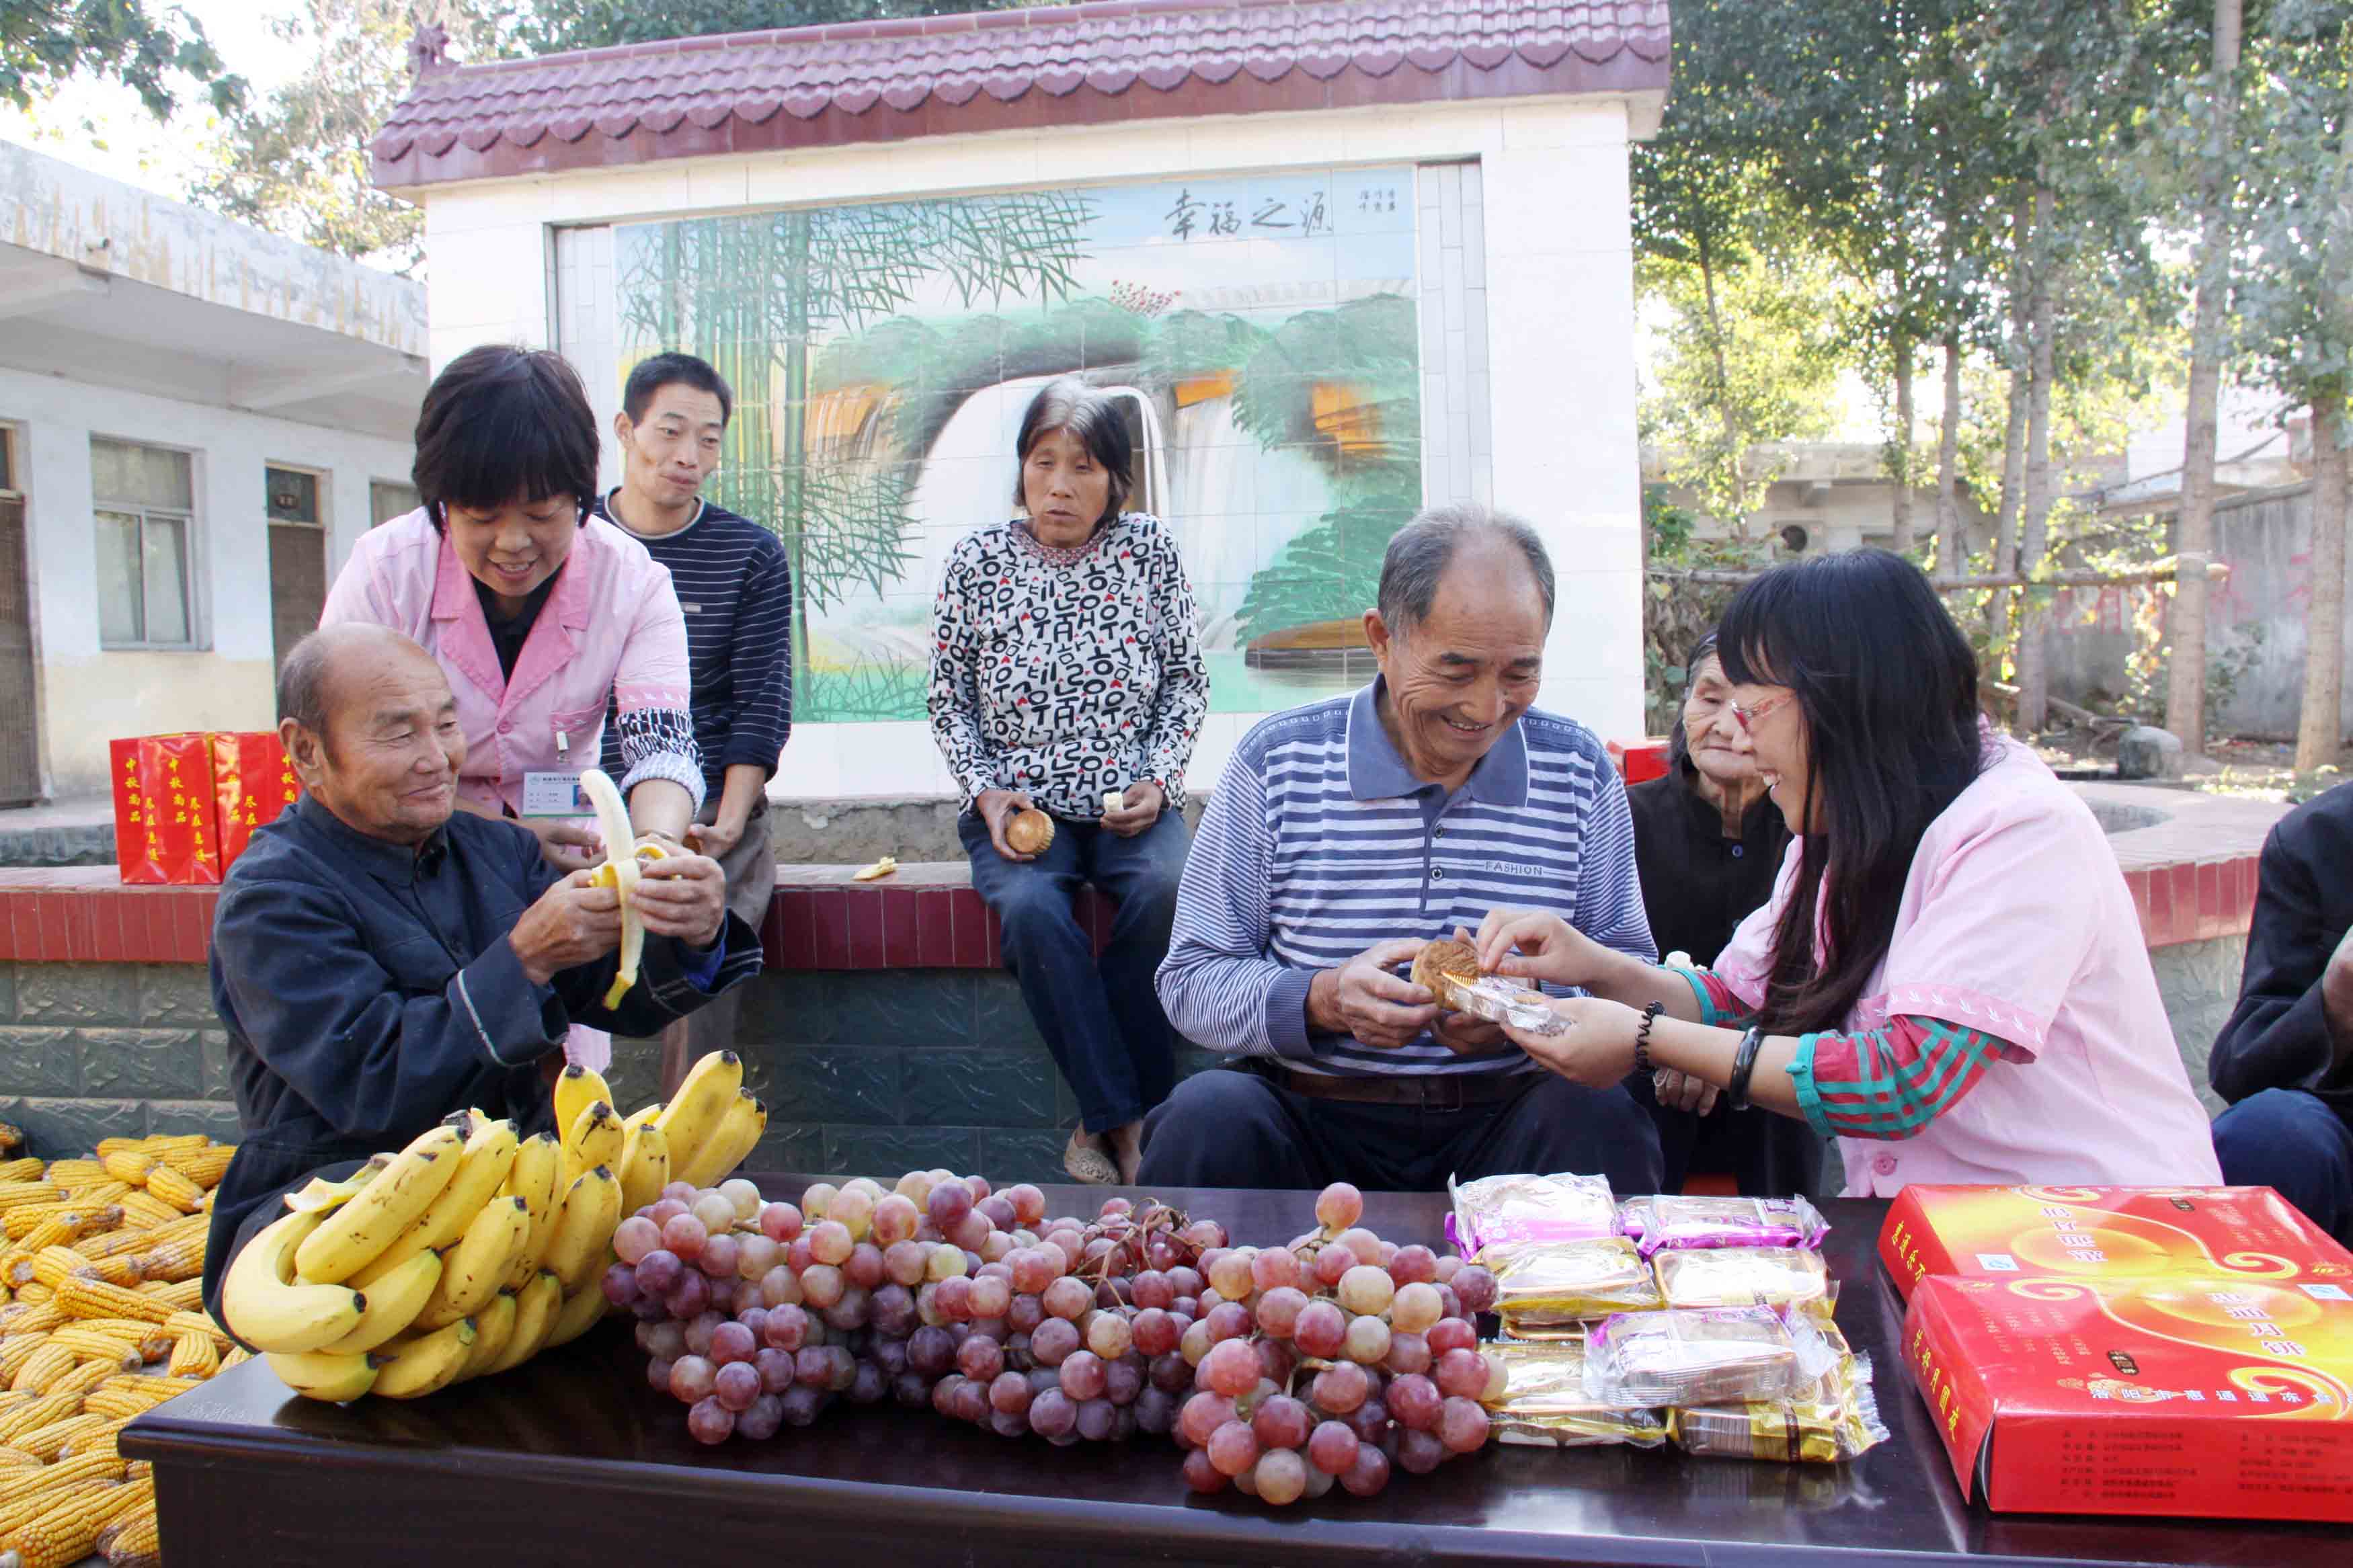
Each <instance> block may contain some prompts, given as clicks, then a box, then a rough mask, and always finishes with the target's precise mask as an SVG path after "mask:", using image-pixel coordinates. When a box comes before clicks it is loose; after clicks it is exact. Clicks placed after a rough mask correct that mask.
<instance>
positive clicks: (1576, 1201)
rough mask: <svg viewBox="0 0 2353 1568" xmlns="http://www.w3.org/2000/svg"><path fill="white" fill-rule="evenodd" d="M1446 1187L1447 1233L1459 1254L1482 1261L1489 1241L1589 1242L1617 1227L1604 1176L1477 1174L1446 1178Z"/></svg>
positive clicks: (1508, 1244) (1497, 1244) (1501, 1244)
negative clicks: (1468, 1177)
mask: <svg viewBox="0 0 2353 1568" xmlns="http://www.w3.org/2000/svg"><path fill="white" fill-rule="evenodd" d="M1446 1191H1447V1194H1448V1195H1449V1196H1450V1197H1451V1199H1452V1200H1453V1203H1454V1212H1453V1213H1451V1214H1450V1215H1447V1216H1446V1234H1447V1237H1448V1238H1449V1239H1450V1240H1451V1241H1452V1242H1453V1243H1454V1245H1455V1246H1456V1247H1459V1248H1460V1249H1461V1252H1462V1255H1463V1256H1464V1257H1466V1258H1474V1259H1477V1260H1478V1261H1480V1262H1486V1261H1487V1260H1486V1259H1484V1258H1480V1257H1479V1254H1480V1253H1481V1252H1482V1250H1483V1249H1484V1248H1486V1247H1489V1246H1491V1245H1493V1246H1495V1247H1498V1248H1503V1247H1516V1246H1518V1245H1520V1244H1522V1243H1525V1242H1553V1241H1592V1240H1595V1239H1598V1238H1599V1237H1606V1236H1614V1235H1615V1234H1617V1230H1618V1211H1617V1205H1616V1204H1615V1203H1613V1202H1612V1201H1611V1199H1610V1196H1609V1178H1608V1177H1607V1176H1576V1175H1557V1176H1482V1177H1480V1178H1479V1179H1478V1180H1477V1181H1473V1182H1461V1183H1457V1182H1456V1181H1454V1179H1453V1178H1452V1177H1449V1178H1447V1183H1446ZM1495 1256H1496V1257H1497V1258H1501V1257H1502V1256H1503V1254H1502V1252H1501V1251H1500V1250H1499V1251H1498V1252H1497V1253H1496V1255H1495ZM1492 1266H1493V1265H1492V1264H1491V1265H1490V1267H1492Z"/></svg>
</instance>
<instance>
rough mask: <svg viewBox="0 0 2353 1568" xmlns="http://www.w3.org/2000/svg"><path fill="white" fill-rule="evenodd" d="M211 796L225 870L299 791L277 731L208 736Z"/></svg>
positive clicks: (227, 733)
mask: <svg viewBox="0 0 2353 1568" xmlns="http://www.w3.org/2000/svg"><path fill="white" fill-rule="evenodd" d="M212 748H213V797H214V800H215V801H216V803H217V805H219V808H220V849H221V870H222V872H223V873H224V874H226V873H227V870H228V868H230V867H231V866H234V865H236V864H237V857H238V856H240V855H242V854H244V853H245V847H246V846H247V845H248V844H250V843H251V842H253V836H254V835H255V834H256V833H258V832H259V831H260V830H261V828H262V827H263V826H265V825H266V824H269V823H272V822H275V821H277V820H278V814H279V813H280V812H281V811H284V810H285V809H286V808H287V807H288V806H290V805H293V804H294V798H295V796H297V795H301V793H302V786H301V784H300V783H299V782H297V781H296V779H295V777H294V764H293V763H290V762H289V761H287V758H286V748H285V747H284V746H282V745H280V744H279V742H278V735H277V732H276V731H266V730H265V731H236V732H227V731H224V732H221V733H217V734H215V735H214V736H213V737H212Z"/></svg>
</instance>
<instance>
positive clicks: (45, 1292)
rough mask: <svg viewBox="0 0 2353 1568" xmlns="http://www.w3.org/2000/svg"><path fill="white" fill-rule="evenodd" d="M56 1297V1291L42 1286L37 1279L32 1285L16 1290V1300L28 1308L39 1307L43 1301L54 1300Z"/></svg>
mask: <svg viewBox="0 0 2353 1568" xmlns="http://www.w3.org/2000/svg"><path fill="white" fill-rule="evenodd" d="M56 1295H57V1292H56V1291H54V1290H52V1289H49V1288H48V1287H47V1285H44V1284H42V1283H41V1282H40V1281H39V1280H37V1279H36V1280H34V1281H33V1282H32V1283H31V1284H30V1285H19V1286H17V1287H16V1300H18V1301H21V1302H24V1303H25V1304H26V1305H27V1306H38V1305H39V1304H40V1303H42V1302H43V1301H47V1300H51V1299H53V1298H54V1297H55V1296H56Z"/></svg>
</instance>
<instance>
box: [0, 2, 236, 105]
mask: <svg viewBox="0 0 2353 1568" xmlns="http://www.w3.org/2000/svg"><path fill="white" fill-rule="evenodd" d="M76 76H95V77H106V78H110V79H113V80H116V81H120V82H121V83H123V84H125V85H126V86H128V87H130V88H131V89H132V90H133V91H135V92H137V93H138V94H139V97H140V100H141V101H142V102H143V103H145V104H146V106H147V108H148V110H149V111H150V112H152V113H153V115H154V116H155V118H156V119H158V120H162V119H164V118H166V117H167V116H169V115H170V114H171V112H172V110H174V108H176V107H177V106H178V104H179V102H180V100H181V98H182V95H183V94H184V93H185V91H186V86H185V84H186V83H192V82H193V83H202V84H206V85H207V86H208V87H209V88H210V89H211V98H212V102H213V106H214V107H215V108H216V109H218V110H221V111H222V112H224V113H227V111H228V110H232V109H234V108H236V107H237V102H238V100H239V98H240V96H241V95H242V94H243V92H244V90H245V83H244V81H243V80H242V79H239V78H237V77H234V76H230V75H228V74H227V72H226V71H224V70H223V69H222V67H221V58H220V56H219V55H218V54H216V53H215V52H214V50H213V47H212V45H211V44H209V43H207V42H206V40H205V30H204V28H203V26H201V25H199V24H198V23H197V22H196V20H195V18H194V17H192V16H189V15H188V14H187V13H186V12H185V11H184V10H182V9H181V8H180V7H179V6H177V5H173V6H169V7H164V6H160V5H157V6H151V5H146V4H145V3H144V0H0V99H5V100H8V101H9V102H11V103H14V104H15V105H16V107H17V108H19V109H30V108H31V107H32V106H33V102H34V100H36V99H37V98H43V97H46V96H47V95H48V94H49V93H51V92H53V91H55V90H56V89H58V88H59V87H61V86H63V85H64V84H65V83H66V82H67V81H68V80H69V79H72V78H74V77H76Z"/></svg>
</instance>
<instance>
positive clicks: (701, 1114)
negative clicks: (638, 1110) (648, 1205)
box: [653, 1051, 744, 1180]
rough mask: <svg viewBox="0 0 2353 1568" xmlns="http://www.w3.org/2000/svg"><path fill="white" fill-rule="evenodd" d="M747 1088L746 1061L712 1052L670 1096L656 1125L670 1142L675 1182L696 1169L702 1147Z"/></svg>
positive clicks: (690, 1070) (698, 1063) (693, 1068)
mask: <svg viewBox="0 0 2353 1568" xmlns="http://www.w3.org/2000/svg"><path fill="white" fill-rule="evenodd" d="M743 1087H744V1058H742V1057H739V1056H737V1055H736V1054H735V1053H734V1052H733V1051H712V1053H711V1054H710V1055H708V1056H706V1057H704V1058H702V1060H701V1061H699V1062H697V1063H695V1064H694V1066H693V1067H692V1068H689V1069H688V1071H687V1075H686V1079H685V1081H684V1082H682V1083H681V1084H680V1085H679V1086H678V1092H677V1093H676V1094H673V1095H671V1096H670V1103H669V1104H668V1105H667V1106H664V1107H663V1108H662V1112H661V1114H660V1115H659V1116H657V1117H655V1118H654V1120H653V1124H654V1125H655V1126H656V1127H659V1128H660V1129H661V1130H662V1136H663V1137H664V1138H666V1139H668V1140H669V1141H670V1172H671V1179H672V1180H683V1179H684V1177H683V1176H682V1175H681V1173H683V1172H685V1171H687V1170H690V1169H691V1168H692V1167H693V1165H694V1163H695V1161H696V1156H697V1155H699V1154H700V1153H701V1152H702V1146H703V1144H704V1143H705V1142H709V1140H710V1139H711V1137H712V1135H713V1134H714V1133H716V1132H717V1131H719V1124H720V1123H721V1122H722V1121H725V1120H726V1119H727V1112H728V1110H730V1109H732V1108H733V1105H734V1103H735V1092H736V1090H738V1089H742V1088H743Z"/></svg>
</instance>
